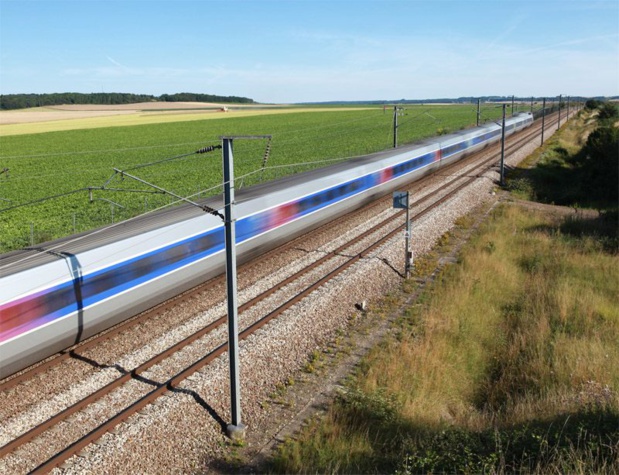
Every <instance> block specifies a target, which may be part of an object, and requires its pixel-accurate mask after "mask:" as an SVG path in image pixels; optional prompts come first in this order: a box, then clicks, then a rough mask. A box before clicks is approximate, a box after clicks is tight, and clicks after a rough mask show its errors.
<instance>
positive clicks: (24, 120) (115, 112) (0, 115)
mask: <svg viewBox="0 0 619 475" xmlns="http://www.w3.org/2000/svg"><path fill="white" fill-rule="evenodd" d="M351 109H352V108H347V107H342V108H326V109H322V108H300V107H293V106H285V105H284V106H282V105H278V106H270V105H245V104H234V105H230V104H226V105H222V104H210V103H204V102H148V103H140V104H118V105H96V104H70V105H62V106H52V107H35V108H31V109H20V110H15V111H0V137H2V136H4V137H5V136H9V135H24V134H37V133H43V132H56V131H63V130H77V129H95V128H102V127H124V126H130V125H142V124H158V123H163V122H184V121H191V120H205V119H227V118H232V117H248V116H255V115H261V114H286V113H291V112H316V111H328V110H332V111H335V110H340V111H341V110H351ZM355 110H359V108H355Z"/></svg>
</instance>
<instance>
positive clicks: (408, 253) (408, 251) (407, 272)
mask: <svg viewBox="0 0 619 475" xmlns="http://www.w3.org/2000/svg"><path fill="white" fill-rule="evenodd" d="M409 197H410V194H409V193H408V192H406V236H405V241H406V242H405V243H404V247H405V251H406V255H405V261H404V275H405V277H406V278H407V279H408V278H409V277H410V276H411V260H412V259H411V258H412V252H411V219H410V201H409Z"/></svg>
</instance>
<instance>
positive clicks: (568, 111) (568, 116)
mask: <svg viewBox="0 0 619 475" xmlns="http://www.w3.org/2000/svg"><path fill="white" fill-rule="evenodd" d="M567 118H568V119H569V118H570V96H567Z"/></svg>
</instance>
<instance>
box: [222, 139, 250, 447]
mask: <svg viewBox="0 0 619 475" xmlns="http://www.w3.org/2000/svg"><path fill="white" fill-rule="evenodd" d="M222 140H223V144H222V146H223V147H222V148H223V162H224V163H223V165H224V227H225V243H226V284H227V294H228V356H229V358H230V405H231V415H232V422H231V424H229V425H228V427H227V433H228V437H230V438H231V439H243V438H244V437H245V426H244V425H243V424H242V423H241V387H240V380H239V325H238V315H237V303H236V290H237V289H236V216H235V211H234V163H233V156H232V139H231V138H225V137H224V138H222Z"/></svg>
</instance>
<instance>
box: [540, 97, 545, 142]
mask: <svg viewBox="0 0 619 475" xmlns="http://www.w3.org/2000/svg"><path fill="white" fill-rule="evenodd" d="M544 122H546V98H545V97H544V100H543V102H542V143H541V145H544Z"/></svg>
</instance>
